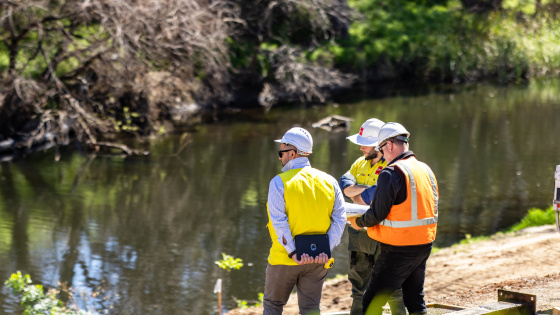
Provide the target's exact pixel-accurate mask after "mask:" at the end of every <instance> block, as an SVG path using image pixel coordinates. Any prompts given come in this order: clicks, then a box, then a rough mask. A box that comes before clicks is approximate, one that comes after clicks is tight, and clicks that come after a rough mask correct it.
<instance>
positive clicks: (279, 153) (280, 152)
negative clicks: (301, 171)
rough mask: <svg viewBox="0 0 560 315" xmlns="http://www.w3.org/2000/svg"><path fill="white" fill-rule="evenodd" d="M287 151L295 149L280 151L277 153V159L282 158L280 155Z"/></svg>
mask: <svg viewBox="0 0 560 315" xmlns="http://www.w3.org/2000/svg"><path fill="white" fill-rule="evenodd" d="M288 151H295V149H287V150H280V151H278V157H279V158H282V153H284V152H288Z"/></svg>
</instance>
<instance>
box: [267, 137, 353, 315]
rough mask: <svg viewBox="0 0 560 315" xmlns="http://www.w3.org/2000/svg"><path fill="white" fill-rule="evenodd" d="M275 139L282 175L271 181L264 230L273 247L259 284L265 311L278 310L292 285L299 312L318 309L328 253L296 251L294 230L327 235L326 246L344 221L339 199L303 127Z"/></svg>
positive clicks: (336, 237)
mask: <svg viewBox="0 0 560 315" xmlns="http://www.w3.org/2000/svg"><path fill="white" fill-rule="evenodd" d="M275 141H276V142H280V143H281V144H280V151H278V156H279V159H280V161H281V162H282V166H283V168H282V172H283V173H281V174H279V175H277V176H275V177H274V178H273V179H272V180H271V181H270V186H269V191H268V202H267V208H268V218H269V223H268V230H269V233H270V237H271V240H272V247H271V248H270V253H269V255H268V266H267V267H266V279H265V288H264V299H263V307H264V314H265V315H269V314H282V311H283V308H284V305H285V304H286V302H287V301H288V298H289V297H290V293H291V292H292V289H293V288H294V286H296V287H297V294H298V304H299V310H300V313H301V314H319V304H320V301H321V291H322V288H323V282H324V280H325V277H326V275H327V269H326V268H325V263H327V261H328V260H329V259H328V257H327V254H325V253H321V254H319V255H318V256H316V257H315V258H313V257H310V256H309V255H307V254H303V255H301V257H300V258H298V257H297V255H296V246H295V242H294V237H295V236H296V235H310V234H326V235H327V236H328V240H329V244H328V246H330V250H331V251H332V250H333V249H334V247H335V246H336V245H338V243H340V238H341V237H342V233H343V231H344V225H345V224H346V212H345V210H344V199H343V196H342V192H341V191H340V188H339V186H338V182H337V181H336V179H334V177H332V176H330V175H328V174H326V173H324V172H322V171H319V170H317V169H314V168H312V167H311V165H310V163H309V160H308V158H307V156H308V155H309V154H311V152H312V147H313V139H312V138H311V135H310V134H309V132H308V131H307V130H305V129H303V128H298V127H295V128H292V129H290V130H288V131H287V132H286V133H285V134H284V136H283V137H282V139H280V140H275Z"/></svg>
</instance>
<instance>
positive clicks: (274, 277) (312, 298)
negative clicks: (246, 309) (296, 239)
mask: <svg viewBox="0 0 560 315" xmlns="http://www.w3.org/2000/svg"><path fill="white" fill-rule="evenodd" d="M326 276H327V269H325V267H324V266H323V264H308V265H299V266H287V265H270V264H269V265H268V266H267V267H266V279H265V284H264V299H263V306H264V312H263V314H264V315H280V314H282V310H283V308H284V305H286V302H288V298H289V297H290V294H291V293H292V290H293V289H294V286H295V287H296V288H297V297H298V305H299V313H300V314H304V315H308V314H319V304H320V302H321V291H322V290H323V282H325V277H326Z"/></svg>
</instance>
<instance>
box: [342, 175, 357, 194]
mask: <svg viewBox="0 0 560 315" xmlns="http://www.w3.org/2000/svg"><path fill="white" fill-rule="evenodd" d="M352 185H356V177H354V175H352V173H350V171H348V172H346V173H344V175H342V176H341V177H340V189H341V190H344V189H346V187H349V186H352Z"/></svg>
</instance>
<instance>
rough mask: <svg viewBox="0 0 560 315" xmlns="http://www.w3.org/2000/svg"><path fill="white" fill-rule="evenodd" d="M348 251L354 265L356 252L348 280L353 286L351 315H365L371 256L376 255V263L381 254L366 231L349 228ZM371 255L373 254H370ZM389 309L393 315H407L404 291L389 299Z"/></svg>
mask: <svg viewBox="0 0 560 315" xmlns="http://www.w3.org/2000/svg"><path fill="white" fill-rule="evenodd" d="M348 235H349V240H348V249H349V250H350V252H349V257H350V260H351V261H350V263H352V251H355V252H356V255H355V256H356V259H355V262H356V264H355V265H354V266H350V270H349V271H348V280H349V281H350V283H351V284H352V308H351V309H350V315H363V314H364V311H363V309H362V297H363V295H364V292H365V290H366V288H367V285H368V282H369V279H370V278H371V268H370V259H369V255H374V261H375V260H377V256H379V253H380V252H381V251H380V249H379V246H378V243H377V241H375V240H372V239H371V238H369V236H367V233H366V231H365V230H361V231H356V230H354V229H353V228H351V227H348ZM370 253H371V254H370ZM389 307H390V308H391V314H392V315H406V308H405V307H404V302H403V296H402V290H400V289H399V290H397V291H395V293H393V295H391V297H390V298H389Z"/></svg>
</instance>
